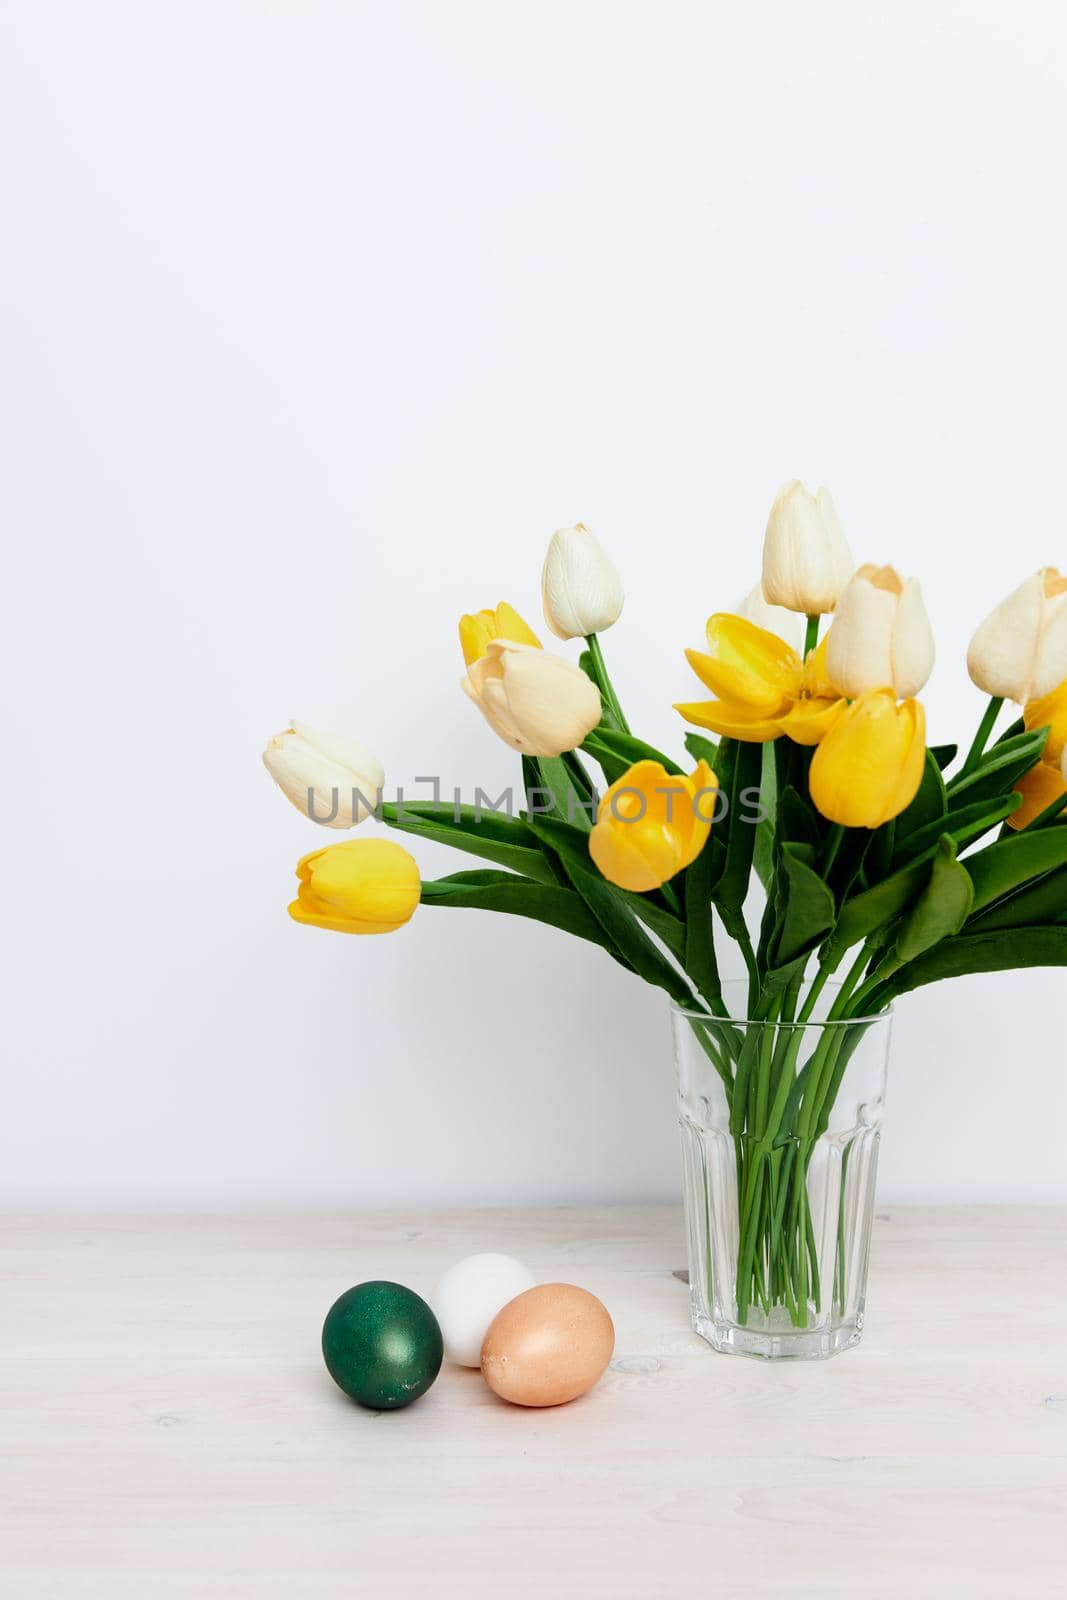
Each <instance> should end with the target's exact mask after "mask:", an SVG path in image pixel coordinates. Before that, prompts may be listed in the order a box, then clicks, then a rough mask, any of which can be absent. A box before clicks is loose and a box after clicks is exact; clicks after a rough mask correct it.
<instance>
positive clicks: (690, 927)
mask: <svg viewBox="0 0 1067 1600" xmlns="http://www.w3.org/2000/svg"><path fill="white" fill-rule="evenodd" d="M697 759H698V760H699V757H698V758H697ZM714 871H715V862H714V857H713V855H712V851H711V841H710V839H709V840H708V843H707V844H706V845H705V846H704V848H703V850H702V851H701V852H700V854H699V855H698V856H697V858H696V860H695V861H694V862H693V864H692V866H690V867H689V868H688V869H687V871H686V873H685V951H684V955H683V963H684V966H685V970H686V971H687V972H688V974H689V976H690V977H691V978H692V980H693V982H694V983H695V984H696V987H697V990H698V991H699V993H700V994H702V995H703V996H704V998H705V1000H714V999H717V998H718V997H719V996H721V994H722V986H721V984H720V982H719V966H718V962H717V960H716V958H715V935H714V932H713V929H712V917H711V878H712V873H713V872H714Z"/></svg>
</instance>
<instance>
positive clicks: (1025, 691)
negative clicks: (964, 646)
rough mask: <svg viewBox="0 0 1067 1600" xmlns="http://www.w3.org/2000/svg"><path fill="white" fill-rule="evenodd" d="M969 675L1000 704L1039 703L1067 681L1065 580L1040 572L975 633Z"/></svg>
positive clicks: (969, 653) (1054, 571) (1054, 572)
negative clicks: (1014, 702)
mask: <svg viewBox="0 0 1067 1600" xmlns="http://www.w3.org/2000/svg"><path fill="white" fill-rule="evenodd" d="M967 671H968V672H969V673H970V675H971V678H972V679H973V681H974V682H975V683H976V684H977V685H978V687H979V689H984V690H985V692H986V694H991V695H997V696H999V697H1000V698H1002V699H1004V700H1016V701H1018V703H1019V704H1020V705H1025V703H1026V701H1027V700H1039V699H1040V698H1041V697H1042V696H1043V695H1046V694H1050V693H1051V692H1052V690H1053V689H1055V688H1056V686H1057V685H1058V684H1060V683H1062V682H1063V680H1064V678H1067V578H1065V577H1063V576H1062V575H1061V574H1060V572H1059V570H1058V569H1057V568H1056V567H1042V568H1041V570H1040V572H1035V573H1034V574H1033V576H1032V577H1030V578H1027V580H1026V582H1025V583H1021V584H1020V585H1019V587H1018V588H1017V589H1016V590H1014V591H1013V592H1012V593H1011V594H1010V595H1009V596H1008V598H1007V599H1006V600H1002V601H1001V602H1000V605H999V606H997V607H996V609H995V610H994V611H991V612H990V614H989V616H988V617H986V619H985V621H984V622H983V623H982V624H981V626H980V627H979V628H978V629H977V631H976V633H975V635H974V637H973V639H972V640H971V643H970V646H969V648H968V650H967Z"/></svg>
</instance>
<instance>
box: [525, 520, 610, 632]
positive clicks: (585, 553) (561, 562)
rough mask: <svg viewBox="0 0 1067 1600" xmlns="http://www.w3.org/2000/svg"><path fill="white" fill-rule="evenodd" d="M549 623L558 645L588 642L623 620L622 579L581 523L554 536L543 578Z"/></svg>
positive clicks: (542, 574) (543, 591)
mask: <svg viewBox="0 0 1067 1600" xmlns="http://www.w3.org/2000/svg"><path fill="white" fill-rule="evenodd" d="M541 596H542V600H543V603H544V608H545V621H546V622H547V623H548V626H549V627H550V628H551V629H552V632H553V633H554V634H555V635H556V638H557V639H587V638H588V637H589V635H590V634H591V633H603V631H604V629H605V628H610V627H611V625H612V623H613V622H617V621H618V620H619V614H620V612H621V611H622V602H623V592H622V579H621V578H620V577H619V574H618V573H617V572H616V570H615V568H614V566H613V565H612V563H611V562H610V561H609V560H608V558H607V556H606V555H605V554H604V551H603V549H602V548H601V545H600V541H599V540H598V539H597V537H596V535H595V534H593V533H590V531H589V529H588V528H587V527H585V525H584V524H583V523H581V522H579V523H577V524H576V526H575V527H573V528H558V529H557V530H556V532H555V533H554V534H553V535H552V538H551V539H550V541H549V545H548V554H547V555H546V556H545V564H544V568H543V569H542V572H541Z"/></svg>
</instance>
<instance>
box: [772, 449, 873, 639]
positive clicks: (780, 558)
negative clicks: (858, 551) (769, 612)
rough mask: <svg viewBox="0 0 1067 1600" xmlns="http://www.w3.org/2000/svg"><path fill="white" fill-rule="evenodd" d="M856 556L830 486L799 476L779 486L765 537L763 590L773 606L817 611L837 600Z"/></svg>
mask: <svg viewBox="0 0 1067 1600" xmlns="http://www.w3.org/2000/svg"><path fill="white" fill-rule="evenodd" d="M853 567H854V562H853V560H852V554H851V552H850V550H849V548H848V544H847V542H846V540H845V536H844V534H843V533H842V531H841V524H840V522H838V520H837V512H836V511H835V510H834V503H833V501H832V500H831V498H830V491H829V489H820V490H819V492H818V494H809V493H808V491H807V489H805V487H804V485H803V484H802V483H800V482H799V481H798V480H797V479H794V480H793V482H792V483H787V484H786V486H785V488H784V489H781V490H779V492H778V498H777V500H775V502H774V504H773V506H772V507H771V514H770V517H769V518H768V520H767V532H766V534H765V536H764V540H763V595H764V598H765V599H766V600H767V601H768V602H769V603H770V604H771V605H772V606H785V608H786V609H787V610H788V611H799V612H801V613H802V614H803V615H804V616H808V617H814V616H821V615H822V613H823V612H824V611H832V610H833V609H834V607H835V606H836V605H837V602H838V599H839V597H840V594H841V591H842V589H843V588H844V587H845V584H846V583H847V582H848V580H849V578H850V577H851V576H852V571H853Z"/></svg>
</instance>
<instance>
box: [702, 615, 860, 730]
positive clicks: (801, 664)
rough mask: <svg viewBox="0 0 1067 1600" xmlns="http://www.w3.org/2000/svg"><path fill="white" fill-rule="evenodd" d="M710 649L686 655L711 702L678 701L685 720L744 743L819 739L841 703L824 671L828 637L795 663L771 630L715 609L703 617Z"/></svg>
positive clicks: (795, 656)
mask: <svg viewBox="0 0 1067 1600" xmlns="http://www.w3.org/2000/svg"><path fill="white" fill-rule="evenodd" d="M707 639H708V653H707V654H706V655H705V654H704V653H703V652H702V651H699V650H687V651H686V659H687V660H688V662H689V665H690V666H691V667H692V668H693V671H694V672H695V673H696V675H697V677H698V678H699V679H700V680H701V682H702V683H704V684H706V685H707V687H708V688H709V689H710V690H711V691H712V693H713V694H715V695H717V696H718V699H716V700H700V701H690V702H687V703H686V704H683V705H676V706H675V708H674V709H675V710H676V711H680V712H681V714H682V716H683V717H684V718H685V719H686V721H687V722H693V723H695V724H696V725H697V727H698V728H710V729H711V730H712V732H714V733H720V734H724V735H725V736H726V737H727V738H730V739H741V740H743V741H744V742H745V743H747V744H765V743H766V741H767V740H768V739H777V738H779V736H780V735H781V734H783V733H784V734H786V735H788V737H789V738H790V739H792V740H793V741H794V742H795V743H796V744H818V742H819V740H820V739H821V738H822V737H823V736H824V734H825V733H826V731H827V729H828V728H830V727H832V726H833V724H834V722H835V721H836V720H837V718H838V717H839V716H840V715H841V712H842V711H843V710H844V708H845V702H844V700H843V699H842V698H841V697H840V695H838V694H837V693H836V692H835V690H834V689H833V687H832V685H831V684H830V681H829V679H828V678H827V676H826V641H825V640H823V642H822V644H820V646H819V647H818V649H817V650H813V651H812V653H811V655H810V656H809V657H808V659H807V661H801V659H800V657H799V655H798V654H797V652H796V651H795V650H794V649H793V648H792V646H791V645H788V644H786V642H785V640H784V639H781V638H779V636H778V635H777V634H776V633H771V632H769V630H768V629H766V628H758V627H757V626H756V624H755V623H754V622H749V621H748V620H747V618H745V617H735V616H731V615H730V614H729V613H726V612H721V611H720V612H716V614H715V616H713V617H709V618H708V626H707Z"/></svg>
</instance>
